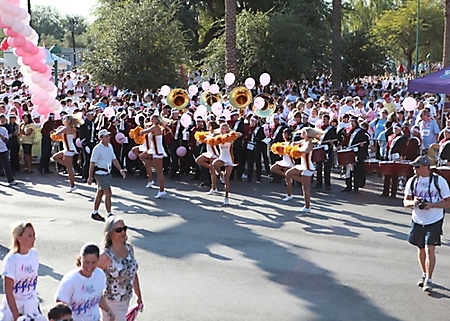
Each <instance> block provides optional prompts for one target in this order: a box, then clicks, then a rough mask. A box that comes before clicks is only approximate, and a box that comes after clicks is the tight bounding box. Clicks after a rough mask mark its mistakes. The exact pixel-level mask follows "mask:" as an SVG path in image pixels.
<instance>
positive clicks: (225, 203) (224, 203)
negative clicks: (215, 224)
mask: <svg viewBox="0 0 450 321" xmlns="http://www.w3.org/2000/svg"><path fill="white" fill-rule="evenodd" d="M229 204H230V202H229V199H228V197H225V200H224V201H223V205H229Z"/></svg>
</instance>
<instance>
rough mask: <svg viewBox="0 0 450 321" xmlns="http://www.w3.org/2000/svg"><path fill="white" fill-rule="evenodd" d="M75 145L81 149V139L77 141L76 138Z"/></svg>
mask: <svg viewBox="0 0 450 321" xmlns="http://www.w3.org/2000/svg"><path fill="white" fill-rule="evenodd" d="M75 145H76V146H77V147H78V148H83V143H82V142H81V139H79V138H77V139H76V140H75Z"/></svg>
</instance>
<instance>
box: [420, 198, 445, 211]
mask: <svg viewBox="0 0 450 321" xmlns="http://www.w3.org/2000/svg"><path fill="white" fill-rule="evenodd" d="M449 207H450V197H447V198H446V199H444V200H442V201H441V202H436V203H427V206H426V207H425V209H426V210H429V209H431V208H449Z"/></svg>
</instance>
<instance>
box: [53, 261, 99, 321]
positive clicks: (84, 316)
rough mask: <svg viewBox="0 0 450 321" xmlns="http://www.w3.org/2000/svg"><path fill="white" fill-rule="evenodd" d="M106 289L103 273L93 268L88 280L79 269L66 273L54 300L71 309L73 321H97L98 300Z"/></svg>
mask: <svg viewBox="0 0 450 321" xmlns="http://www.w3.org/2000/svg"><path fill="white" fill-rule="evenodd" d="M105 289H106V277H105V273H104V272H103V271H102V270H101V269H99V268H95V270H94V272H92V275H91V277H90V278H87V277H84V276H83V275H81V273H80V269H75V270H73V271H71V272H69V273H67V274H66V275H65V276H64V277H63V279H62V280H61V283H60V284H59V287H58V290H57V291H56V300H58V301H61V302H64V303H66V304H67V305H68V306H69V307H70V308H71V309H72V318H73V320H74V321H99V320H100V306H99V303H100V300H101V298H102V295H103V291H104V290H105Z"/></svg>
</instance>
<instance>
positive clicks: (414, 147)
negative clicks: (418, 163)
mask: <svg viewBox="0 0 450 321" xmlns="http://www.w3.org/2000/svg"><path fill="white" fill-rule="evenodd" d="M421 146H422V137H421V135H420V128H419V126H414V127H413V128H411V138H410V139H409V141H408V147H407V150H406V157H405V158H406V159H407V160H410V161H412V160H415V159H416V158H417V157H419V156H420V151H421V150H422V147H421Z"/></svg>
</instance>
